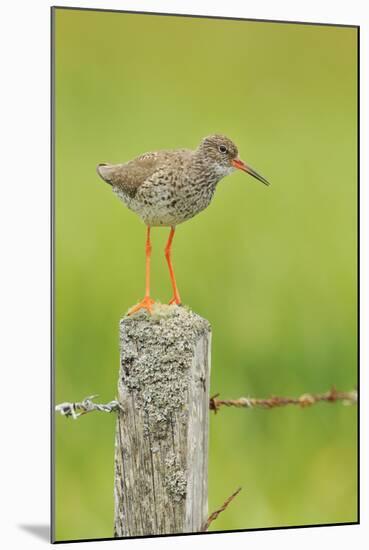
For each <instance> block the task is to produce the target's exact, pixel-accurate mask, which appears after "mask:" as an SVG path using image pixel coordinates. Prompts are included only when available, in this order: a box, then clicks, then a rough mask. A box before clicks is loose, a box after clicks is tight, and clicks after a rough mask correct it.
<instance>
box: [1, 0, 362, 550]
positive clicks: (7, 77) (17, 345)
mask: <svg viewBox="0 0 369 550" xmlns="http://www.w3.org/2000/svg"><path fill="white" fill-rule="evenodd" d="M57 4H58V5H63V6H70V5H71V6H73V5H78V6H80V7H90V8H91V7H97V8H98V7H100V8H111V9H126V10H142V11H157V12H170V13H191V14H199V15H218V16H233V17H245V18H261V19H278V20H292V21H310V22H324V23H338V24H340V23H341V24H360V25H361V82H362V89H361V97H362V111H361V114H362V117H361V118H362V142H361V150H362V175H361V219H362V242H364V240H365V242H366V236H367V232H368V222H367V219H366V218H367V216H366V212H367V210H368V191H367V187H368V186H367V185H366V184H367V162H366V158H365V153H366V154H368V150H369V147H368V141H367V129H368V124H367V123H368V109H367V106H366V105H367V100H366V98H367V97H368V81H367V79H368V71H367V67H368V66H369V63H368V39H367V35H368V30H369V24H368V18H367V16H366V2H364V1H359V0H351V1H350V2H339V1H338V0H336V1H333V0H323V1H322V0H320V1H316V0H309V1H300V2H296V1H295V0H289V1H287V0H279V1H278V2H275V1H273V0H269V1H266V0H258V2H254V3H252V4H251V3H249V2H244V1H236V0H227V2H224V1H222V2H221V1H220V0H212V1H211V0H208V1H205V0H196V1H195V0H187V1H184V0H171V1H170V0H151V1H148V0H147V1H144V0H136V1H129V2H128V1H127V2H124V1H113V0H108V1H106V2H103V1H96V0H95V1H94V0H88V1H85V0H79V1H77V0H76V2H65V1H64V2H63V1H62V0H61V1H60V2H57ZM50 5H51V4H50V2H48V1H44V0H37V2H30V1H29V0H18V1H14V2H6V3H5V2H4V3H3V5H2V8H1V22H2V29H1V33H0V40H1V45H0V52H1V56H2V58H3V59H2V64H1V67H2V68H1V75H2V79H1V85H0V93H1V102H0V109H1V117H0V128H1V135H2V137H3V139H2V142H1V153H2V154H1V159H2V161H1V166H2V170H1V191H2V192H1V199H0V209H1V210H0V224H1V227H0V235H1V247H0V251H1V256H0V257H1V269H0V277H1V281H0V290H1V301H0V304H1V310H0V312H1V313H0V320H1V321H0V322H1V327H0V329H1V332H0V334H1V336H2V338H1V345H0V354H1V357H0V364H1V374H2V379H1V381H2V384H1V413H2V414H1V422H2V430H1V449H2V450H1V453H0V457H1V458H0V460H1V468H0V472H1V484H0V488H1V498H0V502H1V507H2V510H1V513H0V517H1V520H2V521H1V524H2V528H1V532H0V540H1V543H2V545H3V546H4V547H5V548H7V549H10V548H29V549H31V550H32V549H34V548H38V547H41V546H42V547H44V546H45V544H46V542H45V541H42V540H40V539H39V538H37V537H35V536H34V535H31V534H29V532H27V531H25V530H24V529H22V528H20V527H19V525H25V524H26V525H29V524H35V525H45V524H47V523H48V521H49V223H50V218H49V200H50V196H49V168H50V166H49V66H50V65H49V61H50V59H49V17H50V14H49V6H50ZM337 162H344V159H339V158H338V159H337ZM361 248H362V250H361V264H362V275H361V277H362V281H366V280H368V252H367V251H365V249H364V246H363V245H362V247H361ZM366 248H367V249H368V246H366ZM362 286H363V288H362V305H361V311H362V325H361V332H362V338H361V344H362V359H361V365H362V368H361V370H362V382H361V388H362V395H363V394H364V395H363V396H362V402H363V405H362V413H361V417H362V424H364V426H366V421H365V419H366V418H367V417H368V395H367V391H366V388H367V386H368V376H367V374H366V370H367V369H366V365H368V363H369V361H368V350H367V345H366V342H365V334H367V327H368V323H367V313H366V312H367V311H369V304H368V292H367V290H366V288H367V285H365V284H364V285H362ZM19 403H21V404H22V405H21V406H17V405H18V404H19ZM367 457H368V453H367V437H365V433H364V431H363V430H362V465H363V468H362V487H363V489H362V510H361V520H362V524H361V525H360V526H345V527H329V528H309V529H296V530H278V531H261V532H248V533H230V534H223V535H209V536H200V537H179V538H176V539H173V538H161V539H144V540H133V541H124V542H123V541H122V542H116V541H111V542H95V543H79V545H78V546H77V545H76V544H73V543H71V544H70V545H69V547H70V548H71V549H72V548H74V547H76V548H79V549H80V548H82V546H81V544H89V545H94V546H95V545H96V546H98V547H99V548H106V547H111V548H115V549H116V548H118V546H117V545H119V544H120V545H124V547H125V548H144V547H145V548H168V549H169V548H171V547H173V544H175V545H176V548H178V549H181V548H187V546H188V545H189V544H191V545H192V546H193V547H194V548H200V547H201V548H209V549H210V548H213V547H214V546H215V547H218V546H220V545H221V544H222V545H228V546H232V547H233V548H235V549H236V548H242V547H243V546H244V545H249V546H250V547H252V548H264V547H265V548H268V547H270V548H271V547H273V548H275V549H279V548H281V549H282V548H283V550H288V549H294V550H295V549H296V548H298V549H299V550H303V549H305V548H306V549H309V550H310V549H311V547H312V546H313V545H314V546H315V547H317V548H324V547H328V545H331V546H333V547H334V548H335V549H341V548H342V549H343V548H345V549H347V548H348V547H350V546H351V547H352V546H357V547H358V548H362V547H363V545H362V544H361V542H362V541H363V540H364V536H365V534H367V535H368V505H367V500H368V499H367V496H366V495H365V492H368V476H367V473H366V470H367V468H366V464H367V463H368V459H367ZM365 489H366V491H365Z"/></svg>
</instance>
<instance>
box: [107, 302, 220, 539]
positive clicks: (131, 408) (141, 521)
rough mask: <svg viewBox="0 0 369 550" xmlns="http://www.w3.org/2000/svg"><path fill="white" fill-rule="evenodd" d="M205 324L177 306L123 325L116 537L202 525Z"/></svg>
mask: <svg viewBox="0 0 369 550" xmlns="http://www.w3.org/2000/svg"><path fill="white" fill-rule="evenodd" d="M210 343H211V331H210V325H209V323H208V322H207V321H206V320H205V319H202V318H201V317H199V316H198V315H196V314H195V313H193V312H191V311H188V310H187V309H185V308H183V307H178V306H175V305H173V306H154V313H153V315H152V316H149V315H148V314H147V313H146V312H144V311H142V312H140V313H138V314H135V315H133V316H131V317H125V318H123V319H122V320H121V321H120V370H119V380H118V401H119V404H120V407H121V410H120V411H119V413H118V418H117V427H116V440H115V480H114V483H115V487H114V489H115V491H114V494H115V521H114V536H115V537H129V536H137V535H159V534H166V533H191V532H198V531H200V530H201V526H202V525H203V524H204V522H205V521H206V519H207V515H208V502H207V482H208V479H207V478H208V421H209V375H210Z"/></svg>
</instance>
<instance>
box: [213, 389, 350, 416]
mask: <svg viewBox="0 0 369 550" xmlns="http://www.w3.org/2000/svg"><path fill="white" fill-rule="evenodd" d="M218 396H219V393H216V394H215V395H213V396H212V397H210V400H209V407H210V410H212V411H214V413H217V412H218V410H219V409H220V407H223V406H224V407H244V408H248V409H252V408H255V407H259V408H262V409H273V408H275V407H284V406H285V405H299V406H300V407H309V406H311V405H315V404H316V403H320V402H326V403H335V402H336V401H342V402H343V404H344V405H353V404H354V403H357V390H352V391H348V392H346V391H337V390H336V388H335V387H334V386H333V387H332V388H331V389H330V390H329V391H327V392H325V393H317V394H312V393H304V394H302V395H300V397H277V396H271V397H268V398H266V399H265V398H255V397H240V398H238V399H218Z"/></svg>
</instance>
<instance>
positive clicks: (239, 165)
mask: <svg viewBox="0 0 369 550" xmlns="http://www.w3.org/2000/svg"><path fill="white" fill-rule="evenodd" d="M231 163H232V166H234V168H238V170H243V171H244V172H247V173H248V174H250V176H253V177H254V178H256V179H257V180H259V181H261V182H262V183H264V185H270V183H269V181H268V180H266V179H265V178H263V176H261V175H260V174H258V173H257V172H255V170H253V169H252V168H251V167H250V166H247V164H245V163H244V162H243V160H241V159H233V160H232V161H231Z"/></svg>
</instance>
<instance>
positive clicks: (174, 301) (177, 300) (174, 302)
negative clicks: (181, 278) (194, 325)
mask: <svg viewBox="0 0 369 550" xmlns="http://www.w3.org/2000/svg"><path fill="white" fill-rule="evenodd" d="M172 304H177V306H181V305H182V302H181V299H180V297H179V296H178V297H174V298H172V299H171V300H170V302H169V305H170V306H171V305H172Z"/></svg>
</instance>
